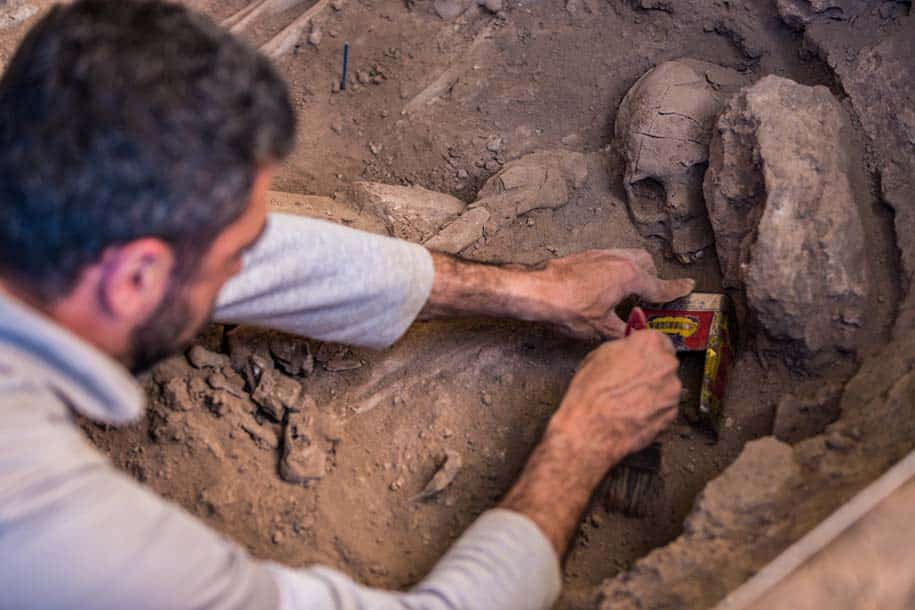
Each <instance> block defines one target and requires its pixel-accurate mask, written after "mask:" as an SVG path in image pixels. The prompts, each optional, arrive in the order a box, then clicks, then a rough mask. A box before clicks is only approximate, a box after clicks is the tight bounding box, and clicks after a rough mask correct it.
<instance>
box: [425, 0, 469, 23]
mask: <svg viewBox="0 0 915 610" xmlns="http://www.w3.org/2000/svg"><path fill="white" fill-rule="evenodd" d="M473 3H474V0H435V2H434V3H433V6H434V7H435V12H436V13H437V14H438V16H439V17H441V18H442V19H444V20H445V21H448V20H450V19H454V18H455V17H458V16H460V15H462V14H464V12H466V11H467V9H469V8H470V7H471V6H473Z"/></svg>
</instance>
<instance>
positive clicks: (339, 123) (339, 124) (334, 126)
mask: <svg viewBox="0 0 915 610" xmlns="http://www.w3.org/2000/svg"><path fill="white" fill-rule="evenodd" d="M330 129H331V131H333V132H334V133H335V134H337V135H341V134H342V133H343V118H342V117H336V118H334V120H333V121H331V123H330Z"/></svg>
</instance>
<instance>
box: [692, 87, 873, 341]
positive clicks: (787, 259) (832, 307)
mask: <svg viewBox="0 0 915 610" xmlns="http://www.w3.org/2000/svg"><path fill="white" fill-rule="evenodd" d="M850 133H851V125H850V121H849V118H848V116H847V115H846V113H845V110H844V109H843V108H842V106H841V104H839V102H838V101H837V100H836V99H835V98H834V97H833V96H832V94H831V93H830V92H829V90H828V89H826V88H825V87H806V86H803V85H799V84H798V83H795V82H793V81H790V80H787V79H784V78H780V77H776V76H768V77H766V78H763V79H762V80H760V81H759V82H757V83H756V84H755V85H753V86H752V87H749V88H747V89H744V90H743V91H741V92H740V93H739V94H738V95H737V96H735V97H734V98H733V99H732V100H731V101H730V102H729V103H728V105H727V108H726V110H725V111H724V113H723V114H722V115H721V117H720V119H719V120H718V124H717V129H716V132H715V136H714V139H713V141H712V147H711V158H710V166H709V170H708V173H707V175H706V178H705V197H706V203H707V205H708V210H709V214H710V217H711V222H712V226H713V228H714V231H715V239H716V246H717V250H718V258H719V261H720V263H721V270H722V273H723V275H724V281H725V284H726V285H727V286H732V287H735V286H741V285H743V286H745V289H746V295H747V303H748V306H749V308H750V310H751V311H752V313H753V316H754V317H755V318H756V320H757V321H758V322H759V323H760V324H761V326H762V327H763V328H764V329H765V331H766V333H767V334H768V335H769V336H770V337H772V338H774V339H777V340H786V341H791V342H795V343H796V344H797V345H799V346H800V347H801V348H803V352H802V354H803V355H811V354H813V353H816V352H819V351H821V350H841V351H853V350H854V349H855V347H856V345H857V335H858V330H859V328H860V327H861V325H862V320H863V316H864V308H865V306H866V298H867V295H868V293H869V279H868V277H869V276H868V271H867V264H866V259H865V251H864V247H865V244H864V229H863V226H862V222H861V217H860V213H859V210H858V207H857V201H858V200H859V199H860V200H866V198H865V197H859V195H858V194H857V193H856V192H855V189H854V186H853V183H852V181H851V180H850V174H851V172H852V171H853V168H852V166H851V158H852V154H851V151H852V143H851V141H850V139H849V138H850Z"/></svg>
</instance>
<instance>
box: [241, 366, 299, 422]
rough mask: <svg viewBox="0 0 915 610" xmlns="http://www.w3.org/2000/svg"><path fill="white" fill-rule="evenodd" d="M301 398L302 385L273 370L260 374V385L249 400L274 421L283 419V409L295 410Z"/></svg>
mask: <svg viewBox="0 0 915 610" xmlns="http://www.w3.org/2000/svg"><path fill="white" fill-rule="evenodd" d="M301 396H302V385H301V384H300V383H299V382H298V381H296V380H295V379H292V378H290V377H286V376H285V375H283V374H282V373H279V372H278V371H276V370H274V369H267V370H264V371H263V372H262V373H261V377H260V383H258V384H257V388H256V389H255V390H254V393H253V394H251V399H252V400H253V401H254V402H255V403H257V405H258V406H259V407H260V408H261V409H263V410H264V412H265V413H267V415H269V416H270V417H271V418H273V419H274V420H276V421H280V420H282V419H283V413H284V412H285V409H287V408H289V409H292V410H296V409H298V408H299V401H300V400H301Z"/></svg>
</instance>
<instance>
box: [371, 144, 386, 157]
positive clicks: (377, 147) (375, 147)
mask: <svg viewBox="0 0 915 610" xmlns="http://www.w3.org/2000/svg"><path fill="white" fill-rule="evenodd" d="M369 150H370V151H372V154H373V155H375V156H376V157H377V156H378V155H380V154H381V151H383V150H384V144H375V143H374V142H369Z"/></svg>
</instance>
